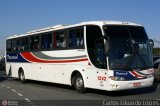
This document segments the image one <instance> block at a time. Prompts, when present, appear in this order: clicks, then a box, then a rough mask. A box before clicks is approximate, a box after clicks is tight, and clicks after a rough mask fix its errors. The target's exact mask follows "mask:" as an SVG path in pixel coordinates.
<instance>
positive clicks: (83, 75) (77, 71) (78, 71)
mask: <svg viewBox="0 0 160 106" xmlns="http://www.w3.org/2000/svg"><path fill="white" fill-rule="evenodd" d="M76 74H80V75H81V76H82V78H83V81H84V87H85V88H86V76H85V74H84V72H83V71H80V70H74V71H73V72H72V74H71V77H70V81H71V86H73V84H74V77H75V75H76Z"/></svg>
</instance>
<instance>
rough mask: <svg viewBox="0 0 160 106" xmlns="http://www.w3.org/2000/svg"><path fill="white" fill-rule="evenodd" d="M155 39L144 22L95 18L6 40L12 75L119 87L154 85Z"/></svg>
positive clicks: (76, 84)
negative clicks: (145, 27)
mask: <svg viewBox="0 0 160 106" xmlns="http://www.w3.org/2000/svg"><path fill="white" fill-rule="evenodd" d="M151 44H152V42H151V40H149V39H148V37H147V34H146V32H145V29H144V27H143V26H142V25H139V24H135V23H130V22H120V21H91V22H82V23H79V24H75V25H68V26H63V25H56V26H53V27H48V28H43V29H39V30H34V31H30V32H27V33H25V34H22V35H14V36H11V37H8V38H7V40H6V73H7V75H10V76H11V77H15V78H19V79H20V80H21V81H22V82H25V81H26V80H37V81H44V82H52V83H58V84H65V85H71V86H74V87H75V90H76V91H78V92H84V91H85V90H86V88H93V89H100V90H107V91H117V90H125V89H133V88H141V87H148V86H151V85H152V84H153V80H154V76H153V74H154V69H153V59H152V58H153V57H152V45H151Z"/></svg>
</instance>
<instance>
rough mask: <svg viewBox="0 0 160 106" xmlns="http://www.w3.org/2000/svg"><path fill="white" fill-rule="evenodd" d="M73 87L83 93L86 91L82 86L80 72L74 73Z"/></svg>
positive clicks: (82, 81)
mask: <svg viewBox="0 0 160 106" xmlns="http://www.w3.org/2000/svg"><path fill="white" fill-rule="evenodd" d="M74 88H75V90H76V91H77V92H79V93H84V92H85V91H86V89H85V87H84V80H83V78H82V76H81V74H76V75H75V77H74Z"/></svg>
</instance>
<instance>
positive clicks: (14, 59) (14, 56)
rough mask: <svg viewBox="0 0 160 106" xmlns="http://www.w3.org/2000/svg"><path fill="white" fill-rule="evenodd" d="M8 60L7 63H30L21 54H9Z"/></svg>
mask: <svg viewBox="0 0 160 106" xmlns="http://www.w3.org/2000/svg"><path fill="white" fill-rule="evenodd" d="M6 59H7V62H19V63H20V62H28V61H27V60H25V59H24V58H23V57H22V56H21V55H20V53H7V55H6Z"/></svg>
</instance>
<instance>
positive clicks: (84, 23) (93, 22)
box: [7, 21, 142, 39]
mask: <svg viewBox="0 0 160 106" xmlns="http://www.w3.org/2000/svg"><path fill="white" fill-rule="evenodd" d="M85 25H99V26H103V25H132V26H142V25H140V24H136V23H131V22H123V21H87V22H81V23H79V24H73V25H55V26H51V27H47V28H42V29H37V30H32V31H29V32H27V33H25V34H21V35H13V36H10V37H8V38H7V39H12V38H18V37H22V36H29V35H35V34H40V33H45V32H50V31H56V30H61V29H67V28H72V27H78V26H85Z"/></svg>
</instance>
